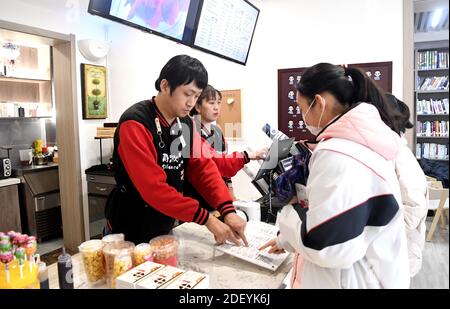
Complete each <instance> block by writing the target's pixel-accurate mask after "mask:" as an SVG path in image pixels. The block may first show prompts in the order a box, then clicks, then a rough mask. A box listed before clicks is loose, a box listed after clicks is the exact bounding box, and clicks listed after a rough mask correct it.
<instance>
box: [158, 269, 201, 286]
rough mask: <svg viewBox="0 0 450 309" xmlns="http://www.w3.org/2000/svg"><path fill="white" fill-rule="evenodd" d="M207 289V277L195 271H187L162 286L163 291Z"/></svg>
mask: <svg viewBox="0 0 450 309" xmlns="http://www.w3.org/2000/svg"><path fill="white" fill-rule="evenodd" d="M208 287H209V276H208V275H205V274H200V273H197V272H195V271H187V272H185V273H184V274H182V275H181V276H179V277H177V278H175V280H173V281H172V282H169V283H168V284H166V285H165V286H163V288H164V289H207V288H208Z"/></svg>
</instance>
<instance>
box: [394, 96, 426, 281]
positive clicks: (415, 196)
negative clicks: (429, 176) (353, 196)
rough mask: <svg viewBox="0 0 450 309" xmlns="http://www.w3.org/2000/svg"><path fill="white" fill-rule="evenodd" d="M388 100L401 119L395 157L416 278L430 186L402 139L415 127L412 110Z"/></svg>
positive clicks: (411, 261) (399, 119) (422, 246)
mask: <svg viewBox="0 0 450 309" xmlns="http://www.w3.org/2000/svg"><path fill="white" fill-rule="evenodd" d="M386 97H387V99H388V102H389V103H390V104H391V106H392V107H393V108H395V109H397V110H398V111H399V112H400V114H399V116H398V117H397V118H396V119H394V121H395V122H396V123H397V129H398V131H397V133H398V134H399V135H400V136H401V147H400V151H399V153H398V155H397V158H395V172H396V173H397V177H398V181H399V183H400V190H401V194H402V201H403V214H404V216H405V225H406V226H405V227H406V238H407V244H408V257H409V271H410V276H411V277H414V276H415V275H416V274H417V273H418V272H419V270H420V268H421V267H422V251H423V248H424V245H425V232H426V226H425V220H426V218H427V212H428V205H427V203H428V202H427V201H428V198H427V195H428V185H427V180H426V178H425V174H424V173H423V170H422V168H421V167H420V165H419V163H418V162H417V159H416V157H415V156H414V154H413V153H412V151H411V149H409V147H408V142H407V141H406V138H405V137H404V136H403V135H404V134H405V132H406V129H411V128H413V127H414V126H413V124H412V123H411V122H410V121H409V117H410V111H409V108H408V106H407V105H406V104H405V103H404V102H402V101H400V100H399V99H397V98H396V97H395V96H394V95H392V94H387V95H386Z"/></svg>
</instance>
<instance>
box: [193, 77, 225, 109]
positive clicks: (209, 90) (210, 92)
mask: <svg viewBox="0 0 450 309" xmlns="http://www.w3.org/2000/svg"><path fill="white" fill-rule="evenodd" d="M216 94H218V95H219V98H220V99H221V100H222V93H221V92H220V91H219V90H217V89H216V88H214V87H213V86H211V85H207V86H206V87H205V89H203V91H202V93H201V94H200V96H199V97H198V99H197V103H196V104H198V105H200V106H201V105H202V104H203V100H205V99H206V100H207V101H209V100H215V99H216ZM190 114H191V116H194V115H197V114H198V111H197V110H196V109H195V107H194V108H193V109H192V110H191V112H190Z"/></svg>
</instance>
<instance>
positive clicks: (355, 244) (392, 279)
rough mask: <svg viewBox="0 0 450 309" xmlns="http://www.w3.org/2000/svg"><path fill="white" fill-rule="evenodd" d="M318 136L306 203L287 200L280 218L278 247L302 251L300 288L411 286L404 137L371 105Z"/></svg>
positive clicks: (362, 106)
mask: <svg viewBox="0 0 450 309" xmlns="http://www.w3.org/2000/svg"><path fill="white" fill-rule="evenodd" d="M317 138H318V140H320V141H321V142H320V143H319V144H318V145H317V146H316V148H315V149H314V151H313V154H312V157H311V160H310V164H309V168H310V174H309V178H308V182H307V187H306V188H303V189H304V190H300V192H299V195H300V196H299V200H302V199H304V198H305V199H306V200H307V204H302V203H301V204H302V205H303V206H300V205H296V206H291V205H288V206H285V207H284V208H283V209H282V211H281V213H280V214H279V215H278V216H279V217H278V220H277V221H278V223H279V228H280V234H279V235H278V237H277V245H278V246H280V247H282V248H284V249H286V250H288V251H291V252H296V253H297V254H298V258H296V267H295V270H294V281H297V284H295V283H294V286H295V287H301V288H408V287H409V283H410V276H409V266H408V252H407V242H406V234H405V223H404V217H403V212H402V211H401V205H402V200H401V194H400V187H399V184H398V179H397V175H396V173H395V168H394V167H395V166H394V159H395V158H396V157H397V154H398V151H399V147H400V138H399V137H398V135H396V134H395V133H394V132H393V131H392V130H390V129H389V128H388V127H387V126H386V125H384V123H383V122H382V121H381V118H380V116H379V113H378V111H377V110H376V108H375V107H374V106H372V105H370V104H366V103H361V104H359V105H358V106H356V107H355V108H353V109H351V110H350V111H348V112H347V113H345V114H344V115H342V116H341V117H338V118H337V119H336V120H334V121H333V123H332V124H330V125H328V126H327V128H326V129H325V130H324V131H323V132H322V133H321V134H320V135H319V136H318V137H317ZM306 205H307V206H306ZM305 206H306V207H305Z"/></svg>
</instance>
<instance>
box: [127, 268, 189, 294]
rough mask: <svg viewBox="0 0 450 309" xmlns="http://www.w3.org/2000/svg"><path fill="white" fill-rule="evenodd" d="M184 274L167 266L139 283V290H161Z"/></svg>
mask: <svg viewBox="0 0 450 309" xmlns="http://www.w3.org/2000/svg"><path fill="white" fill-rule="evenodd" d="M182 274H184V271H183V270H181V269H178V268H175V267H173V266H165V267H164V268H162V269H160V270H158V271H157V272H155V273H152V274H150V275H148V276H146V277H145V278H144V279H142V280H140V281H139V282H137V285H136V288H137V289H159V288H160V287H162V286H163V285H165V284H167V283H169V282H171V281H172V280H173V279H175V278H176V277H178V276H180V275H182Z"/></svg>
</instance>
